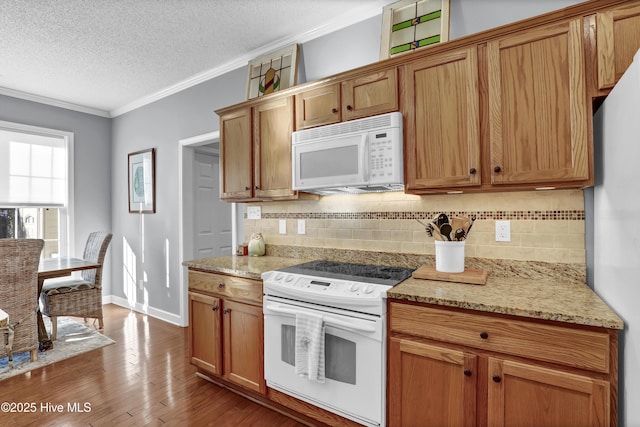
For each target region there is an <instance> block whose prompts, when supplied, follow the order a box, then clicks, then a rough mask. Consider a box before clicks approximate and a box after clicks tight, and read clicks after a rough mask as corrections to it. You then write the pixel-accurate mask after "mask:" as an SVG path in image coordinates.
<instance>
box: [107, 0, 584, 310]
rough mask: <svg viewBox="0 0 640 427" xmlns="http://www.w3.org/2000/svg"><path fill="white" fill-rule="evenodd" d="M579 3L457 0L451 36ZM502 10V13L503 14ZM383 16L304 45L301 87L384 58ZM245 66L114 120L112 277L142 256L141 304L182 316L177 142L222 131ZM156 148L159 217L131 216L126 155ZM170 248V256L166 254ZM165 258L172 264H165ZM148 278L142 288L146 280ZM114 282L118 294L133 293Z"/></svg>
mask: <svg viewBox="0 0 640 427" xmlns="http://www.w3.org/2000/svg"><path fill="white" fill-rule="evenodd" d="M575 3H578V2H577V1H570V0H553V1H552V0H546V1H538V2H528V1H524V0H520V1H513V0H509V1H507V0H502V1H499V0H494V1H483V2H478V1H477V0H476V1H474V0H452V1H451V24H450V25H451V31H450V34H451V38H452V39H453V38H456V37H460V36H463V35H466V34H471V33H474V32H478V31H482V30H485V29H489V28H493V27H496V26H500V25H504V24H506V23H509V22H513V21H516V20H520V19H524V18H527V17H530V16H534V15H538V14H541V13H544V12H547V11H550V10H555V9H559V8H562V7H566V6H568V5H571V4H575ZM496 11H500V13H496ZM381 25H382V18H381V16H377V17H374V18H371V19H368V20H365V21H363V22H360V23H357V24H354V25H352V26H351V27H348V28H345V29H343V30H340V31H336V32H334V33H332V34H329V35H326V36H323V37H320V38H318V39H315V40H311V41H309V42H306V43H304V44H303V45H302V46H301V52H300V61H301V64H300V78H299V82H304V81H311V80H316V79H320V78H323V77H327V76H330V75H332V74H336V73H339V72H342V71H346V70H349V69H352V68H356V67H359V66H362V65H366V64H369V63H372V62H375V61H377V60H378V57H379V43H380V35H381ZM245 91H246V69H245V68H244V67H243V68H241V69H238V70H234V71H232V72H229V73H227V74H225V75H223V76H220V77H217V78H214V79H212V80H210V81H207V82H204V83H202V84H199V85H198V86H195V87H192V88H190V89H188V90H185V91H183V92H181V93H178V94H175V95H173V96H170V97H168V98H165V99H162V100H160V101H157V102H155V103H153V104H150V105H148V106H144V107H141V108H139V109H137V110H135V111H132V112H130V113H126V114H124V115H122V116H119V117H116V118H115V119H114V120H113V151H112V163H113V168H114V169H113V171H114V173H113V176H112V186H113V194H114V198H113V206H112V209H113V210H112V215H113V230H114V232H115V235H114V241H115V242H116V244H115V245H114V247H113V259H114V262H113V276H114V277H123V274H124V271H123V255H124V249H123V247H124V246H123V242H126V244H127V245H128V246H129V247H130V248H131V249H132V250H133V252H134V253H135V255H136V267H135V270H136V273H135V275H136V277H135V282H136V284H137V286H136V290H135V292H134V293H135V296H134V298H135V301H136V303H138V304H148V306H149V307H151V308H153V309H155V310H159V313H156V314H158V315H161V316H162V312H166V313H171V314H173V315H178V314H179V312H180V303H179V301H180V298H179V297H180V296H179V292H180V289H179V280H180V272H181V268H182V267H181V262H182V260H181V259H179V254H178V228H177V224H178V185H177V184H178V164H177V159H178V140H179V139H182V138H187V137H190V136H194V135H199V134H202V133H206V132H211V131H214V130H217V129H219V123H218V118H217V116H216V115H215V114H214V113H213V110H215V109H217V108H220V107H224V106H228V105H232V104H234V103H237V102H240V101H243V100H244V97H245ZM151 147H155V148H156V149H157V153H156V173H157V184H156V185H157V190H156V191H157V213H156V214H155V215H144V216H143V218H142V219H143V220H144V222H142V221H141V218H140V215H135V214H129V213H127V205H126V203H127V184H126V177H127V173H126V172H127V171H126V159H127V153H128V152H133V151H137V150H141V149H146V148H151ZM167 248H168V251H169V253H167ZM165 260H168V265H166V262H165ZM141 281H142V283H141ZM125 287H126V285H125V286H123V282H121V281H115V283H114V287H113V294H114V296H116V297H120V298H127V299H129V301H131V298H132V295H131V292H130V291H129V290H128V289H125Z"/></svg>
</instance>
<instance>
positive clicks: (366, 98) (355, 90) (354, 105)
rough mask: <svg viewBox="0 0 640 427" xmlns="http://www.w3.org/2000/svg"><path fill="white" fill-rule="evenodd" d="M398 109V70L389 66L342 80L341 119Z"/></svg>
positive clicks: (357, 117)
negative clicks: (375, 71) (378, 70)
mask: <svg viewBox="0 0 640 427" xmlns="http://www.w3.org/2000/svg"><path fill="white" fill-rule="evenodd" d="M392 111H398V70H397V69H396V68H395V67H394V68H390V69H388V70H383V71H380V72H377V73H371V74H367V75H365V76H362V77H356V78H353V79H349V80H345V81H344V82H342V119H343V120H352V119H359V118H362V117H368V116H374V115H376V114H384V113H389V112H392Z"/></svg>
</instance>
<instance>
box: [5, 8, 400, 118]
mask: <svg viewBox="0 0 640 427" xmlns="http://www.w3.org/2000/svg"><path fill="white" fill-rule="evenodd" d="M393 1H395V0H378V1H376V2H374V3H369V4H366V5H363V6H361V7H359V8H356V9H354V10H352V11H351V12H349V13H345V14H341V15H339V16H336V18H335V19H333V20H332V21H330V22H328V23H326V24H323V25H320V26H318V27H316V28H313V29H311V30H309V31H307V32H305V33H302V34H298V35H294V36H290V37H285V38H283V39H280V40H277V41H275V42H273V43H270V44H268V45H265V46H262V47H261V48H260V49H256V50H254V51H252V52H250V53H248V54H245V55H243V56H241V57H239V58H236V59H234V60H233V61H230V62H227V63H226V64H223V65H221V66H220V67H216V68H213V69H210V70H207V71H205V72H202V73H199V74H196V75H194V76H192V77H189V78H188V79H185V80H182V81H180V82H178V83H176V84H173V85H171V86H168V87H166V88H164V89H161V90H159V91H157V92H154V93H152V94H149V95H146V96H143V97H142V98H139V99H137V100H135V101H132V102H130V103H128V104H125V105H123V106H121V107H118V108H115V109H113V110H111V111H105V110H100V109H97V108H92V107H86V106H83V105H78V104H73V103H70V102H65V101H60V100H57V99H53V98H47V97H45V96H40V95H34V94H31V93H27V92H22V91H18V90H14V89H9V88H5V87H1V86H0V95H6V96H10V97H13V98H20V99H24V100H27V101H33V102H38V103H40V104H46V105H51V106H54V107H60V108H65V109H67V110H73V111H78V112H81V113H87V114H93V115H95V116H100V117H107V118H113V117H117V116H120V115H122V114H125V113H128V112H130V111H133V110H135V109H137V108H140V107H143V106H145V105H147V104H151V103H152V102H155V101H158V100H160V99H163V98H166V97H168V96H170V95H173V94H175V93H178V92H181V91H183V90H185V89H188V88H190V87H193V86H195V85H198V84H200V83H203V82H205V81H207V80H211V79H213V78H215V77H218V76H221V75H223V74H225V73H227V72H229V71H233V70H236V69H238V68H241V67H246V66H247V64H248V63H249V61H250V60H252V59H254V58H256V57H258V56H261V55H264V54H267V53H269V52H273V51H274V50H277V49H280V48H282V47H285V46H288V45H290V44H292V43H305V42H307V41H309V40H313V39H316V38H318V37H322V36H324V35H327V34H330V33H332V32H335V31H338V30H341V29H343V28H345V27H348V26H349V25H353V24H355V23H358V22H361V21H364V20H366V19H369V18H373V17H374V16H377V15H381V14H382V9H383V7H384V6H386V5H387V4H390V3H392V2H393Z"/></svg>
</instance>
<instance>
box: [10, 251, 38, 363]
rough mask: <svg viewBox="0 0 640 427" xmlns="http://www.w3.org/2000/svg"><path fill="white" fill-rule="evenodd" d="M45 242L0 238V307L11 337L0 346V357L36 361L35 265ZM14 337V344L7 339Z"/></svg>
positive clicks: (36, 286)
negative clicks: (25, 356)
mask: <svg viewBox="0 0 640 427" xmlns="http://www.w3.org/2000/svg"><path fill="white" fill-rule="evenodd" d="M43 246H44V240H41V239H0V308H2V310H4V311H5V312H6V313H7V314H8V315H9V320H8V323H7V325H5V328H7V329H8V332H10V333H11V334H4V335H2V336H3V337H5V341H3V343H2V344H3V345H0V356H9V359H11V358H12V353H24V352H27V351H28V352H30V353H31V361H32V362H35V361H36V360H38V326H37V321H36V311H37V307H38V264H39V263H40V254H41V253H42V247H43ZM11 335H13V345H12V346H10V345H9V344H10V343H9V341H8V340H9V338H10V337H11Z"/></svg>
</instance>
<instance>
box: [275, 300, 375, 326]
mask: <svg viewBox="0 0 640 427" xmlns="http://www.w3.org/2000/svg"><path fill="white" fill-rule="evenodd" d="M264 308H265V309H267V310H269V311H273V312H274V313H282V314H293V315H294V316H295V315H297V314H304V312H303V311H300V310H294V309H291V308H287V307H283V306H281V305H276V304H267V305H266V306H265V307H264ZM322 321H323V322H324V323H325V324H327V325H331V326H339V327H342V328H345V329H350V330H352V331H361V332H375V331H376V328H375V327H373V326H371V325H365V324H362V322H361V321H359V320H351V321H348V322H347V321H345V320H341V319H338V318H336V317H333V316H326V315H324V316H322Z"/></svg>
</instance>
